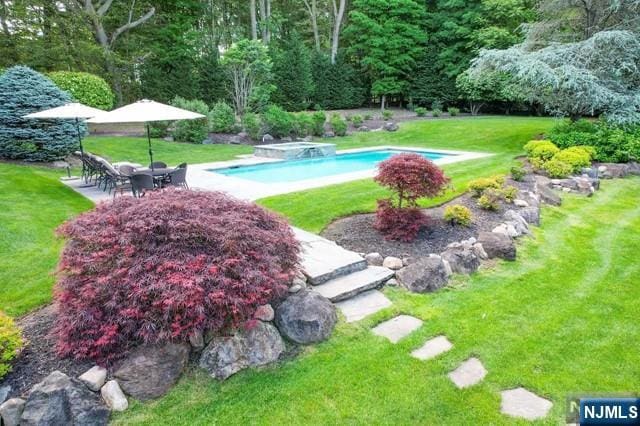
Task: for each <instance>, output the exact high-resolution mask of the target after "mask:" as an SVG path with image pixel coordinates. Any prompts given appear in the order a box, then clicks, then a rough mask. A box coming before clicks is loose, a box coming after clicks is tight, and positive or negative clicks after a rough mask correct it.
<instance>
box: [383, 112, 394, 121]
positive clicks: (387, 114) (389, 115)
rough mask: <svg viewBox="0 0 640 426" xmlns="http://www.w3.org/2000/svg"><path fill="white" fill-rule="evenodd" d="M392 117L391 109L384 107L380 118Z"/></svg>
mask: <svg viewBox="0 0 640 426" xmlns="http://www.w3.org/2000/svg"><path fill="white" fill-rule="evenodd" d="M392 118H393V111H390V110H388V109H385V110H383V111H382V119H383V120H391V119H392Z"/></svg>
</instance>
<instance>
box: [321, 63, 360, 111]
mask: <svg viewBox="0 0 640 426" xmlns="http://www.w3.org/2000/svg"><path fill="white" fill-rule="evenodd" d="M311 72H312V74H313V86H314V90H313V97H312V103H313V104H316V105H318V106H319V107H320V108H316V109H323V108H324V109H343V108H357V107H359V106H361V105H362V103H363V102H364V101H365V96H366V90H365V89H364V88H363V82H362V79H361V77H360V74H359V73H358V72H357V71H356V70H355V69H354V67H353V66H352V65H351V64H349V63H348V62H346V61H345V60H344V58H343V57H342V56H340V55H339V56H338V59H337V61H336V63H335V64H332V63H331V61H330V59H329V57H328V56H327V55H325V54H321V53H315V54H314V55H313V57H312V58H311Z"/></svg>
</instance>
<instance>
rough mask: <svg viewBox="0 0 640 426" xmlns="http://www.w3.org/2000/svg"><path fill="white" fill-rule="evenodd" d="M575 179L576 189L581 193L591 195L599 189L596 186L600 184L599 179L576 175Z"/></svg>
mask: <svg viewBox="0 0 640 426" xmlns="http://www.w3.org/2000/svg"><path fill="white" fill-rule="evenodd" d="M573 181H574V182H575V184H576V185H575V191H576V192H578V193H579V194H583V195H586V196H587V197H591V196H592V195H593V193H594V192H595V191H596V189H597V187H596V186H598V187H599V186H600V185H599V181H598V180H595V179H590V178H588V177H574V178H573ZM594 184H595V185H594Z"/></svg>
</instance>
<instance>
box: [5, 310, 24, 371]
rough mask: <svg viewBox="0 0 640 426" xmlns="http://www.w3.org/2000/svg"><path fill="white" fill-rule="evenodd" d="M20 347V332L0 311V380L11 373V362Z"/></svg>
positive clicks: (9, 318)
mask: <svg viewBox="0 0 640 426" xmlns="http://www.w3.org/2000/svg"><path fill="white" fill-rule="evenodd" d="M21 347H22V337H21V335H20V330H19V329H18V328H17V327H16V325H15V323H14V322H13V319H12V318H11V317H10V316H8V315H6V314H5V313H4V312H2V311H0V379H2V377H3V376H4V375H5V374H7V373H8V372H9V371H11V361H12V360H13V359H14V358H15V357H16V356H17V355H18V352H19V351H20V348H21Z"/></svg>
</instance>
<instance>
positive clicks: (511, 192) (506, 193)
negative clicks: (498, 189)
mask: <svg viewBox="0 0 640 426" xmlns="http://www.w3.org/2000/svg"><path fill="white" fill-rule="evenodd" d="M517 196H518V188H516V187H515V186H512V185H508V186H505V187H504V188H502V198H504V200H505V201H506V202H507V203H513V200H515V199H516V197H517Z"/></svg>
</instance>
